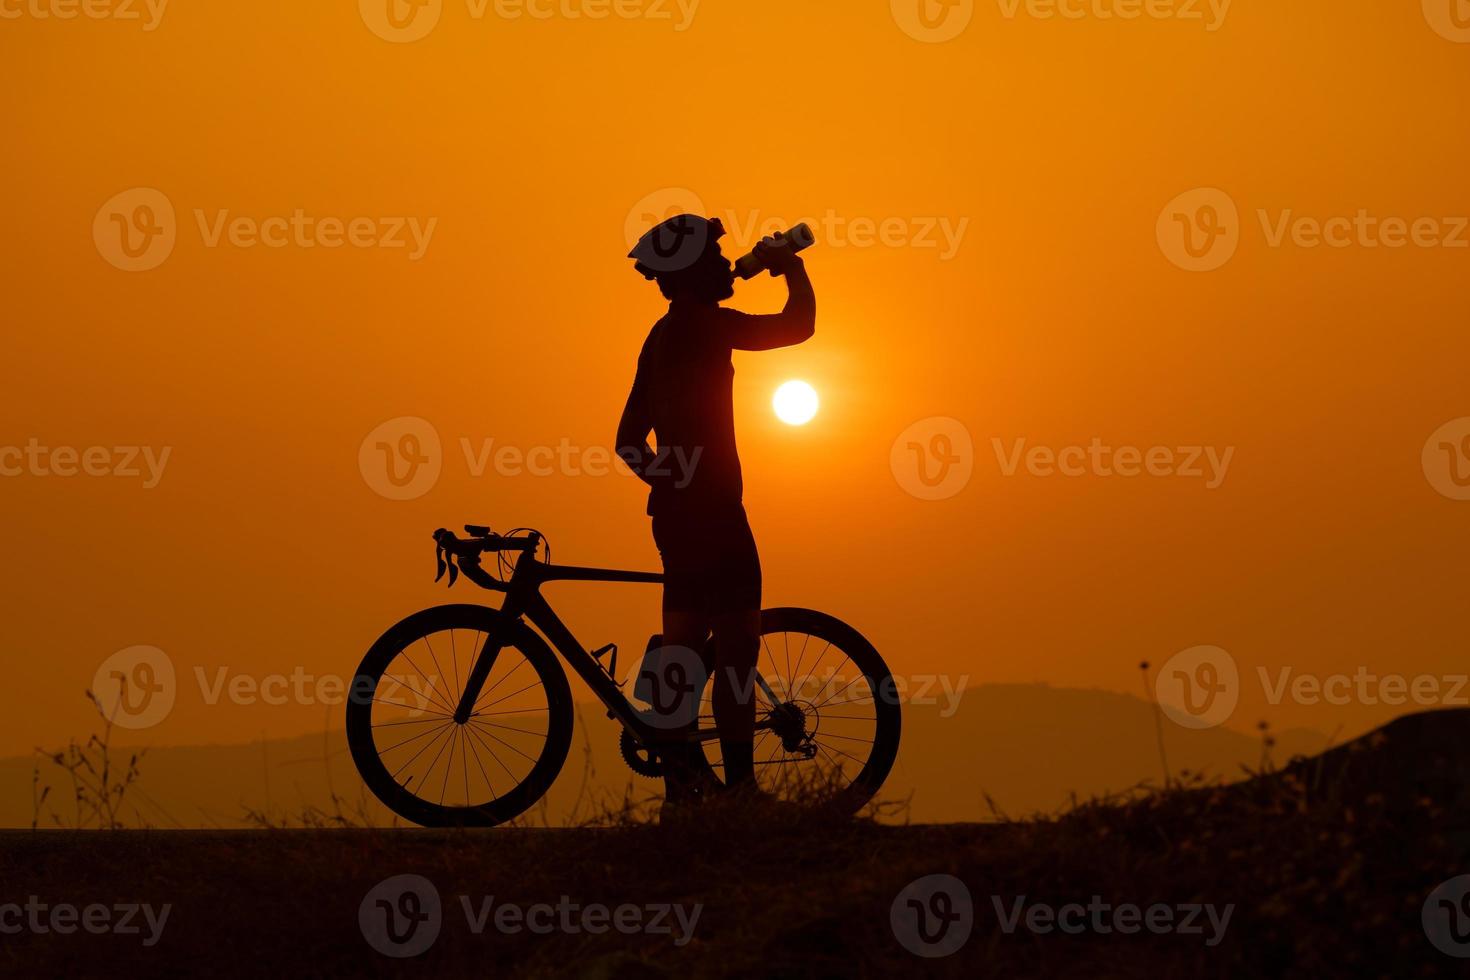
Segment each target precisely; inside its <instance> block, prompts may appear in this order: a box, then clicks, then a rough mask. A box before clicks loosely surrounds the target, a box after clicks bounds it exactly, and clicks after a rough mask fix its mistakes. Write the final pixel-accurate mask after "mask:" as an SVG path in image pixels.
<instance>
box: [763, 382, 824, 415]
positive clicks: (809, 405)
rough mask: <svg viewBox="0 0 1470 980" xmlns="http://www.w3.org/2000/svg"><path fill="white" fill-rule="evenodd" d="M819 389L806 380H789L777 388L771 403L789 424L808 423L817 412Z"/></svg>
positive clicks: (777, 413)
mask: <svg viewBox="0 0 1470 980" xmlns="http://www.w3.org/2000/svg"><path fill="white" fill-rule="evenodd" d="M817 404H818V400H817V389H815V388H813V387H812V386H811V385H809V384H807V383H806V382H805V381H788V382H786V383H785V384H783V385H782V386H781V387H779V388H777V389H776V397H774V398H772V399H771V405H772V407H774V408H775V409H776V418H778V419H780V420H781V421H782V422H785V423H786V424H787V425H806V424H807V423H808V422H810V421H811V420H812V418H813V416H815V415H816V414H817Z"/></svg>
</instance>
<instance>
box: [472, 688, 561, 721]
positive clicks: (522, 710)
mask: <svg viewBox="0 0 1470 980" xmlns="http://www.w3.org/2000/svg"><path fill="white" fill-rule="evenodd" d="M535 686H536V685H535V684H532V685H531V687H535ZM528 690H530V688H526V687H523V688H521V691H528ZM521 691H517V692H516V693H517V694H519V693H521ZM486 707H487V708H488V707H490V705H486ZM550 710H551V709H550V708H511V709H508V710H506V711H475V712H472V713H471V714H470V717H471V718H489V717H490V716H492V715H523V714H526V713H527V712H528V711H550Z"/></svg>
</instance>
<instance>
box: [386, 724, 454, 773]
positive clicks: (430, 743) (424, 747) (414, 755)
mask: <svg viewBox="0 0 1470 980" xmlns="http://www.w3.org/2000/svg"><path fill="white" fill-rule="evenodd" d="M442 734H444V732H442V731H441V732H439V733H438V734H437V735H435V736H434V737H433V738H431V739H429V740H428V741H427V742H425V743H424V744H423V745H421V746H420V747H419V750H418V751H417V752H415V753H414V754H413V755H412V756H411V757H410V758H409V760H408V761H407V762H405V763H404V764H403V765H401V766H399V767H398V770H397V772H395V773H393V778H394V779H397V778H398V773H400V772H403V770H405V769H407V768H408V767H409V766H411V765H413V763H414V760H415V759H417V758H418V757H419V756H421V755H423V754H424V749H427V748H428V747H429V746H431V745H433V744H434V743H435V742H437V741H439V735H442ZM404 785H405V786H407V785H408V784H407V783H404Z"/></svg>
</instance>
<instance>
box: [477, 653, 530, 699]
mask: <svg viewBox="0 0 1470 980" xmlns="http://www.w3.org/2000/svg"><path fill="white" fill-rule="evenodd" d="M501 649H507V648H505V647H502V648H501ZM509 649H512V650H513V649H515V648H514V647H510V648H509ZM528 663H530V661H529V660H527V659H526V658H525V657H521V662H520V663H518V664H516V665H515V666H514V667H512V668H511V670H510V673H509V674H506V675H505V676H504V677H502V678H501V679H500V680H498V681H496V682H495V684H494V686H492V687H490V688H488V689H487V690H485V691H483V692H482V693H481V694H480V697H486V696H488V695H490V694H491V693H492V692H494V690H495V688H497V687H499V686H500V685H502V684H504V683H505V682H506V681H508V680H510V678H511V674H514V673H515V672H516V671H518V670H520V669H521V668H522V667H524V666H526V664H528ZM521 690H525V688H522V689H521ZM476 700H477V701H478V700H479V699H478V698H477V699H476Z"/></svg>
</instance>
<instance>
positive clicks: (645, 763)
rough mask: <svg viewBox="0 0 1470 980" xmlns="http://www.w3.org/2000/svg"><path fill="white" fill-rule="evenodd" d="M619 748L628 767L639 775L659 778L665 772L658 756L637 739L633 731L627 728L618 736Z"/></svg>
mask: <svg viewBox="0 0 1470 980" xmlns="http://www.w3.org/2000/svg"><path fill="white" fill-rule="evenodd" d="M618 749H619V750H620V751H621V752H622V753H623V761H624V762H626V763H627V764H628V768H629V769H631V770H633V771H634V772H635V773H637V774H638V775H640V776H646V777H647V778H649V779H658V778H659V777H660V776H662V775H663V774H664V767H663V765H662V764H661V763H660V762H659V761H658V756H656V755H654V754H653V752H651V751H650V750H649V748H648V747H647V746H646V745H644V744H643V743H642V742H639V741H638V740H637V739H635V738H634V737H633V733H632V732H630V731H628V730H627V729H626V728H624V729H623V734H622V735H621V736H620V737H619V738H618Z"/></svg>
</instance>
